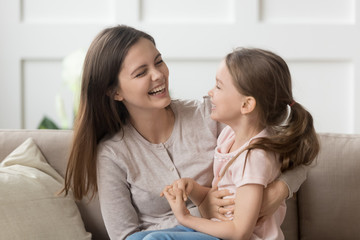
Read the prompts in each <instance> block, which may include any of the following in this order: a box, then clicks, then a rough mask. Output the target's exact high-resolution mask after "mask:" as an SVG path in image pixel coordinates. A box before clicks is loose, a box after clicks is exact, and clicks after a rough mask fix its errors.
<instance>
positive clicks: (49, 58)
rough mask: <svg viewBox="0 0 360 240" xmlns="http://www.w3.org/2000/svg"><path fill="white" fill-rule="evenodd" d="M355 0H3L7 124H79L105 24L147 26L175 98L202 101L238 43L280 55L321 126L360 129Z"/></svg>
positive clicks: (1, 57)
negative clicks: (92, 53)
mask: <svg viewBox="0 0 360 240" xmlns="http://www.w3.org/2000/svg"><path fill="white" fill-rule="evenodd" d="M359 5H360V4H359V3H358V2H357V1H356V0H302V1H297V0H0V34H1V35H0V114H1V117H0V128H25V129H34V128H38V127H39V124H40V123H41V122H42V120H44V119H45V118H46V119H49V120H51V122H53V123H54V124H56V126H57V127H59V128H64V129H65V128H67V129H71V128H72V121H73V117H74V112H76V107H77V102H78V100H77V94H78V91H79V79H80V74H81V65H82V60H83V57H84V54H85V53H86V50H87V48H88V47H89V44H90V43H91V41H92V40H93V38H94V37H95V35H96V34H97V33H98V32H99V31H101V30H102V29H103V28H105V27H110V26H114V25H116V24H126V25H130V26H133V27H135V28H139V29H140V30H143V31H146V32H148V33H149V34H150V35H152V36H153V37H154V38H155V41H156V43H157V47H158V49H159V51H160V52H161V53H162V55H163V58H164V60H165V61H166V63H167V64H168V67H169V69H170V92H171V95H172V97H173V98H184V99H185V98H186V99H201V98H202V96H204V95H207V92H208V90H209V89H210V88H212V86H213V85H214V83H215V73H216V70H217V66H218V64H219V62H220V61H221V60H222V58H223V57H224V56H225V55H226V54H227V53H228V52H230V51H232V49H234V48H235V47H239V46H244V47H259V48H265V49H268V50H271V51H274V52H275V53H277V54H279V55H280V56H282V57H283V58H284V59H285V60H286V61H287V63H288V65H289V67H290V71H291V73H292V77H293V92H294V97H295V100H296V101H298V102H299V103H301V104H303V105H304V106H305V107H306V108H307V109H308V110H309V111H310V112H311V113H312V115H313V117H314V119H315V127H316V130H317V131H318V132H336V133H360V95H359V94H358V93H359V92H360V22H359V21H360V19H359V16H360V7H359Z"/></svg>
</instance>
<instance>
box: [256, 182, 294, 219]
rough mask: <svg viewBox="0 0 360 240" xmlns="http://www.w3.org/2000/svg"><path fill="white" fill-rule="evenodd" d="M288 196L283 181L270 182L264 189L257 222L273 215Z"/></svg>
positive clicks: (287, 190)
mask: <svg viewBox="0 0 360 240" xmlns="http://www.w3.org/2000/svg"><path fill="white" fill-rule="evenodd" d="M288 196H289V189H288V187H287V185H286V184H285V183H284V182H283V181H281V180H279V181H274V182H272V183H270V184H269V185H268V187H267V188H265V189H264V195H263V201H262V206H261V209H260V214H259V219H258V221H257V223H258V224H259V223H262V222H264V221H265V220H266V219H268V218H269V217H270V216H271V215H273V214H274V213H275V211H276V210H277V209H278V208H279V206H280V204H281V203H282V202H283V201H284V200H285V199H286V198H287V197H288Z"/></svg>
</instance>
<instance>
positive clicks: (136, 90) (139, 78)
mask: <svg viewBox="0 0 360 240" xmlns="http://www.w3.org/2000/svg"><path fill="white" fill-rule="evenodd" d="M168 78H169V69H168V68H167V66H166V64H165V62H164V61H163V60H162V57H161V54H160V53H159V51H158V50H157V49H156V47H155V46H154V44H153V43H152V42H151V41H149V40H148V39H145V38H141V39H139V41H138V42H137V43H135V44H134V45H133V46H132V47H131V48H130V49H129V51H128V53H127V55H126V57H125V60H124V62H123V65H122V69H121V70H120V73H119V75H118V79H119V88H118V89H117V91H116V94H115V100H118V101H122V102H123V103H124V105H125V106H126V108H127V110H128V111H129V113H130V114H133V113H135V112H138V111H148V110H154V109H161V108H165V107H166V106H168V105H169V104H170V102H171V99H170V96H169V90H168V85H169V84H168Z"/></svg>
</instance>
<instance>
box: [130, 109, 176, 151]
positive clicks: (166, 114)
mask: <svg viewBox="0 0 360 240" xmlns="http://www.w3.org/2000/svg"><path fill="white" fill-rule="evenodd" d="M130 116H131V117H130V122H131V124H132V125H133V127H134V128H135V129H136V130H137V131H138V132H139V133H140V135H141V136H143V137H144V138H145V139H146V140H147V141H149V142H151V143H154V144H159V143H164V142H166V141H167V140H168V139H169V137H170V136H171V133H172V130H173V128H174V124H175V115H174V112H173V111H172V109H171V108H170V107H167V108H164V109H160V110H155V111H154V110H152V111H147V112H141V114H139V113H138V114H131V113H130Z"/></svg>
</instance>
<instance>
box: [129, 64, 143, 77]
mask: <svg viewBox="0 0 360 240" xmlns="http://www.w3.org/2000/svg"><path fill="white" fill-rule="evenodd" d="M144 67H146V64H143V65H141V66H139V67H137V68H136V69H135V70H134V71H133V72H132V73H131V75H134V74H135V72H137V71H138V70H139V69H141V68H144Z"/></svg>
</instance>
